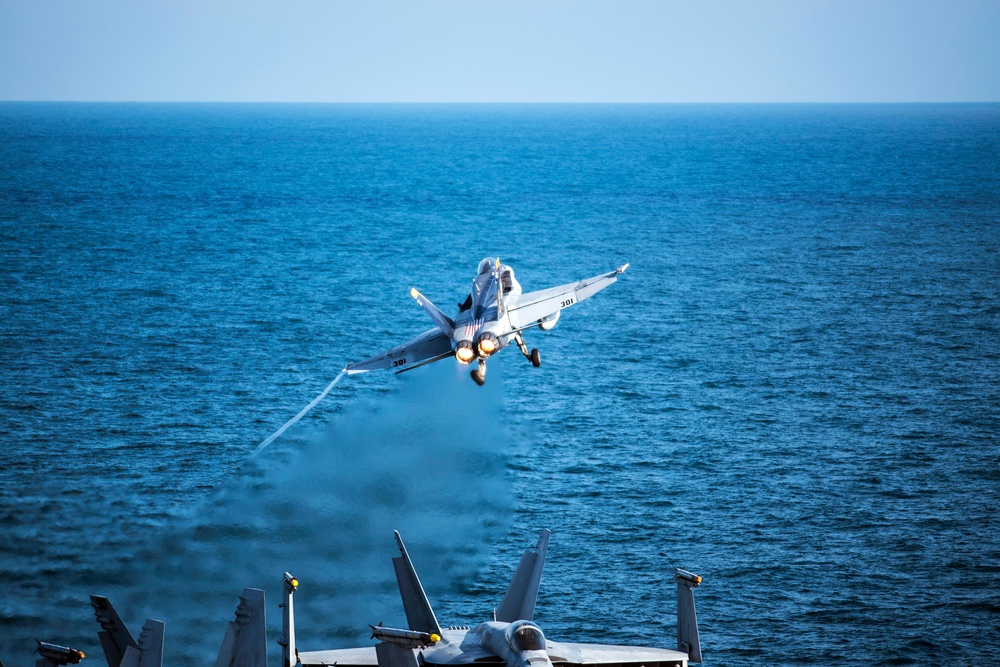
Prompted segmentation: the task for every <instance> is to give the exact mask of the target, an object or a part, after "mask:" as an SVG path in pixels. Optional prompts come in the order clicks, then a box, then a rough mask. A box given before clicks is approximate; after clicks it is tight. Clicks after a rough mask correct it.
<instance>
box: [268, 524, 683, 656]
mask: <svg viewBox="0 0 1000 667" xmlns="http://www.w3.org/2000/svg"><path fill="white" fill-rule="evenodd" d="M396 543H397V544H398V546H399V552H400V556H399V557H397V558H393V559H392V564H393V567H394V568H395V570H396V581H397V582H398V584H399V594H400V597H401V598H402V600H403V609H404V611H405V612H406V622H407V624H408V625H409V628H407V629H396V628H386V627H383V626H382V625H381V624H379V625H377V626H370V627H371V629H372V638H374V639H377V640H379V644H377V645H376V646H374V647H364V648H354V649H337V650H330V651H312V652H298V651H297V650H296V647H295V643H294V632H293V631H292V632H289V630H288V628H291V627H292V625H293V621H292V619H291V618H290V614H291V600H290V598H289V597H287V596H288V595H290V593H289V592H288V590H287V589H286V606H285V612H284V613H285V624H284V625H285V628H286V635H285V639H284V641H283V642H281V644H282V646H283V647H284V650H285V655H284V660H283V662H282V664H283V666H284V667H292V666H293V665H294V664H295V656H296V655H297V656H298V659H299V661H301V663H302V665H303V667H308V666H310V665H337V667H437V666H442V667H443V666H448V667H466V666H468V667H473V666H479V665H492V666H499V665H506V666H507V667H553V666H554V665H558V667H584V666H586V667H598V666H601V665H605V666H609V667H610V666H611V665H614V667H686V665H687V664H688V662H689V661H690V662H701V644H700V642H699V638H698V621H697V618H696V616H695V609H694V594H693V592H692V589H694V588H696V587H697V586H698V585H699V584H700V583H701V577H699V576H697V575H695V574H691V573H690V572H686V571H684V570H676V574H675V575H674V579H675V580H676V582H677V646H678V648H677V650H670V649H664V648H642V647H631V646H610V645H604V644H567V643H562V642H558V643H557V642H553V641H549V640H548V639H546V638H545V635H544V634H542V630H541V628H539V627H538V626H537V625H536V624H535V623H533V622H532V620H531V617H532V616H533V615H534V612H535V599H536V597H537V595H538V586H539V583H540V582H541V577H542V567H543V565H544V563H545V552H546V550H547V549H548V544H549V531H548V530H543V531H542V534H541V537H540V538H539V540H538V546H537V547H536V548H535V551H533V552H532V551H531V550H525V552H524V555H523V556H522V557H521V562H520V563H519V564H518V566H517V570H515V572H514V578H513V579H512V580H511V582H510V585H509V586H508V587H507V593H506V594H505V595H504V597H503V601H502V602H501V603H500V606H499V607H497V609H496V611H495V612H494V618H493V620H492V621H488V622H486V623H480V624H479V625H477V626H475V627H473V628H470V627H468V626H452V627H442V626H441V625H440V624H439V623H438V621H437V618H436V617H435V616H434V611H433V609H431V605H430V602H429V601H428V600H427V596H426V594H425V593H424V589H423V586H421V584H420V579H418V578H417V573H416V570H414V568H413V563H412V562H411V561H410V557H409V555H407V553H406V547H404V546H403V540H402V539H401V538H400V536H399V533H396ZM290 637H292V639H291V641H290V642H289V638H290Z"/></svg>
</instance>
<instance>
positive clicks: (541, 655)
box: [513, 651, 552, 667]
mask: <svg viewBox="0 0 1000 667" xmlns="http://www.w3.org/2000/svg"><path fill="white" fill-rule="evenodd" d="M513 667H552V661H551V660H550V659H549V654H548V653H546V652H545V651H521V652H520V653H518V654H517V663H516V664H515V665H514V666H513Z"/></svg>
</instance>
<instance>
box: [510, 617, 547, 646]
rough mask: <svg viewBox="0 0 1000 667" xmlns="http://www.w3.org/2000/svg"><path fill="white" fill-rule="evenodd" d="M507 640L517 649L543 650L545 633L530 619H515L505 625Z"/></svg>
mask: <svg viewBox="0 0 1000 667" xmlns="http://www.w3.org/2000/svg"><path fill="white" fill-rule="evenodd" d="M507 641H508V642H509V643H510V645H511V647H513V648H514V649H516V650H519V651H544V650H545V635H543V634H542V630H541V628H539V627H538V626H537V625H535V624H534V623H532V622H531V621H516V622H514V623H511V624H510V625H508V626H507Z"/></svg>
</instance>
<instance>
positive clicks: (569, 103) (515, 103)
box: [0, 99, 1000, 106]
mask: <svg viewBox="0 0 1000 667" xmlns="http://www.w3.org/2000/svg"><path fill="white" fill-rule="evenodd" d="M0 104H275V105H278V104H314V105H386V106H390V105H400V106H402V105H411V106H418V105H425V106H431V105H454V106H459V105H466V106H474V105H479V106H487V105H493V106H500V105H509V106H527V105H538V106H541V105H547V106H574V105H578V106H583V105H605V106H612V105H618V106H667V105H676V106H695V105H702V106H709V105H717V106H725V105H760V106H764V105H788V106H791V105H865V104H868V105H875V104H878V105H894V104H895V105H906V104H914V105H932V104H1000V99H998V100H905V101H900V100H895V101H871V100H869V101H860V100H853V101H843V100H841V101H815V100H814V101H803V100H800V101H775V100H770V101H754V102H751V101H714V102H700V101H683V102H682V101H670V102H665V101H660V102H654V101H613V102H609V101H454V100H452V101H406V100H396V101H387V100H379V101H358V100H355V101H345V100H340V101H320V100H47V99H41V100H33V99H0Z"/></svg>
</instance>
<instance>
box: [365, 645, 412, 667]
mask: <svg viewBox="0 0 1000 667" xmlns="http://www.w3.org/2000/svg"><path fill="white" fill-rule="evenodd" d="M375 658H376V659H377V660H378V667H419V663H418V662H417V652H416V651H414V650H413V649H412V648H406V647H405V646H397V645H396V644H390V643H388V642H379V643H378V644H376V645H375Z"/></svg>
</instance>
